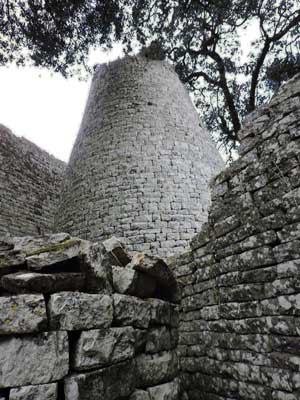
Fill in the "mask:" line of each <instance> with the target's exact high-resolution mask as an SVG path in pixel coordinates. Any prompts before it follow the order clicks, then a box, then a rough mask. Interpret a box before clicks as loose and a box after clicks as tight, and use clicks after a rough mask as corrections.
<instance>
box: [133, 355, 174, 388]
mask: <svg viewBox="0 0 300 400" xmlns="http://www.w3.org/2000/svg"><path fill="white" fill-rule="evenodd" d="M177 373H178V361H177V357H176V353H175V352H167V351H165V352H162V353H159V354H147V355H146V354H141V355H139V356H137V358H136V374H137V383H136V385H137V387H139V388H146V387H149V386H154V385H158V384H160V383H164V382H168V381H170V380H172V379H174V378H175V377H176V376H177Z"/></svg>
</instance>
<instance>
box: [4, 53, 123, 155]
mask: <svg viewBox="0 0 300 400" xmlns="http://www.w3.org/2000/svg"><path fill="white" fill-rule="evenodd" d="M121 54H122V53H121V48H120V46H116V47H115V48H114V49H113V51H112V52H111V53H109V54H105V53H103V52H100V51H98V52H93V53H92V54H91V57H90V64H91V65H93V64H96V63H103V62H107V61H110V60H112V59H115V58H117V57H118V56H120V55H121ZM89 86H90V79H89V80H88V81H79V80H78V79H77V78H71V79H64V78H63V77H62V76H61V75H59V74H51V73H50V72H49V71H47V70H41V69H38V68H30V67H26V68H17V67H15V66H8V67H1V68H0V87H1V94H2V96H0V123H1V124H3V125H5V126H7V127H8V128H10V129H11V130H12V131H13V133H14V134H16V135H18V136H24V137H26V138H27V139H29V140H31V141H32V142H34V143H36V144H37V145H38V146H40V147H41V148H43V149H45V150H47V151H48V152H49V153H51V154H53V155H54V156H56V157H57V158H60V159H61V160H64V161H67V160H68V157H69V154H70V151H71V148H72V145H73V142H74V140H75V137H76V134H77V131H78V128H79V124H80V121H81V118H82V113H83V111H84V106H85V102H86V98H87V95H88V90H89Z"/></svg>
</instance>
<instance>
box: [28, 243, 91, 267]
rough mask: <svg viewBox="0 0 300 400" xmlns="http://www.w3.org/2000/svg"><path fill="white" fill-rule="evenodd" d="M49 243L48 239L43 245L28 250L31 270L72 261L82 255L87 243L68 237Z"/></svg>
mask: <svg viewBox="0 0 300 400" xmlns="http://www.w3.org/2000/svg"><path fill="white" fill-rule="evenodd" d="M51 243H52V242H51V241H50V244H48V241H46V242H45V244H44V245H43V246H42V247H39V248H37V249H36V247H34V248H35V250H32V249H30V250H28V249H27V250H26V262H27V266H28V268H29V269H30V270H33V271H40V270H43V269H49V268H51V267H53V266H57V264H59V263H64V266H66V261H70V260H72V259H74V258H75V257H79V256H81V254H82V252H83V250H84V248H85V246H86V244H85V243H84V242H83V241H82V240H80V239H67V240H63V241H61V242H58V243H57V242H55V241H54V244H51ZM68 267H69V269H70V270H71V271H72V267H73V268H74V266H72V262H70V263H69V264H68Z"/></svg>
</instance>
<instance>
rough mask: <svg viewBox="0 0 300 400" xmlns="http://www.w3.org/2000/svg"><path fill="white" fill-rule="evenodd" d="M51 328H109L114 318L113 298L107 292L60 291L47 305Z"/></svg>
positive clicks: (70, 329) (52, 296)
mask: <svg viewBox="0 0 300 400" xmlns="http://www.w3.org/2000/svg"><path fill="white" fill-rule="evenodd" d="M47 309H48V316H49V320H50V321H49V323H50V328H51V329H62V330H68V331H72V330H81V329H96V328H108V327H110V325H111V323H112V320H113V302H112V298H111V297H110V296H108V295H106V294H103V295H101V294H89V293H79V292H60V293H55V294H53V295H51V296H50V300H49V302H48V305H47Z"/></svg>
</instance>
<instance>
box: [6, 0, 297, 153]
mask: <svg viewBox="0 0 300 400" xmlns="http://www.w3.org/2000/svg"><path fill="white" fill-rule="evenodd" d="M249 36H250V37H254V39H253V40H252V41H250V40H248V37H249ZM299 37H300V0H109V1H108V0H103V1H100V0H64V1H61V0H24V1H22V0H8V1H5V0H0V64H7V63H9V62H11V61H14V62H16V63H18V64H24V63H26V62H29V61H31V62H33V64H34V65H38V66H43V67H47V68H51V69H53V70H55V71H58V72H61V73H62V74H63V75H65V76H66V75H69V74H71V73H74V72H75V71H76V68H77V67H79V68H82V66H84V67H86V60H87V58H88V53H89V50H90V48H91V47H99V46H100V47H102V48H110V46H111V45H112V43H113V42H114V41H121V42H122V43H123V44H124V46H125V48H126V49H127V51H131V50H132V49H136V48H137V47H139V46H143V45H145V44H149V43H150V42H151V41H153V40H156V41H159V42H160V43H161V44H162V46H163V47H164V51H165V54H166V56H167V58H168V59H169V60H171V61H172V62H173V63H174V65H175V68H176V70H177V72H178V73H179V75H180V77H181V79H182V81H183V82H185V83H186V85H187V86H188V88H189V89H190V90H191V91H192V93H193V96H194V99H195V101H196V104H197V107H198V109H199V113H200V116H201V117H202V118H203V119H204V120H205V122H206V124H207V125H208V126H209V128H210V129H211V130H212V131H213V132H214V133H215V136H216V138H217V140H218V141H219V142H220V143H221V144H222V145H223V146H224V148H225V149H226V150H227V151H228V152H229V153H230V151H231V150H232V149H234V148H236V147H237V145H238V136H237V133H238V131H239V129H240V127H241V123H242V120H243V118H244V116H245V115H246V114H247V113H249V112H251V111H253V110H254V109H255V107H256V106H257V105H260V104H262V103H264V102H265V101H267V100H268V99H269V98H270V96H271V95H272V93H273V91H274V90H276V89H277V87H278V85H279V84H281V83H282V82H284V81H285V80H287V79H288V78H290V77H291V76H292V75H293V74H295V73H297V72H298V71H299V65H300V61H299V47H300V40H299ZM245 43H247V45H246V44H245Z"/></svg>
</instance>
